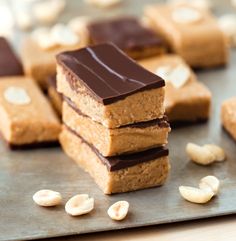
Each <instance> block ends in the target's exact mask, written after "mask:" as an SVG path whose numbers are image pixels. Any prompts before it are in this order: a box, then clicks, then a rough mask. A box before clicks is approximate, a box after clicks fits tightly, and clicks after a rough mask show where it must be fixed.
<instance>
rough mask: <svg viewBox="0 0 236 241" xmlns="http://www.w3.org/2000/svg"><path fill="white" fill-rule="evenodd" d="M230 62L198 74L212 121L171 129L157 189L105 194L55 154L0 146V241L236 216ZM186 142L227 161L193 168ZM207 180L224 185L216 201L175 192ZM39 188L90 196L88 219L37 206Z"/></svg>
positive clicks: (235, 58)
mask: <svg viewBox="0 0 236 241" xmlns="http://www.w3.org/2000/svg"><path fill="white" fill-rule="evenodd" d="M127 2H128V1H127ZM129 2H130V1H129ZM133 2H135V3H136V2H137V1H133ZM141 2H142V3H144V1H140V3H141ZM139 8H140V9H141V6H139ZM235 64H236V52H235V53H233V54H232V56H231V63H230V65H229V66H228V67H227V68H222V69H215V70H209V71H201V72H197V74H198V76H199V78H200V80H201V81H203V82H204V83H205V84H206V85H207V86H208V87H209V88H210V90H211V91H212V94H213V107H212V118H211V119H210V121H209V122H208V123H204V124H198V125H192V126H185V127H182V128H177V129H174V130H172V132H171V135H170V138H169V142H170V144H169V149H170V159H171V165H172V169H171V173H170V177H169V179H168V181H167V183H166V184H165V185H164V186H163V187H160V188H151V189H147V190H143V191H137V192H132V193H125V194H118V195H114V196H105V195H104V194H103V193H102V192H101V191H100V190H99V188H98V187H97V186H96V185H95V184H94V182H93V180H92V179H91V178H90V177H89V175H88V174H86V173H84V172H83V171H82V170H80V169H79V168H78V167H77V166H76V165H75V164H74V163H73V161H71V160H70V159H69V158H68V157H67V156H65V155H64V154H63V153H62V151H61V150H60V149H59V148H52V149H38V150H30V151H9V150H8V149H7V148H6V147H5V144H4V143H3V142H1V143H0V240H26V239H36V238H47V237H57V236H64V235H72V234H80V233H91V232H98V231H104V230H116V229H123V228H129V227H139V226H147V225H154V224H161V223H171V222H178V221H185V220H194V219H200V218H207V217H214V216H221V215H227V214H233V213H236V145H235V142H234V141H233V140H232V139H231V138H230V137H229V136H228V135H227V134H226V133H225V132H224V131H223V130H222V129H221V125H220V118H219V113H220V104H221V102H222V101H223V100H224V99H226V98H228V97H231V96H233V95H235V94H236V82H235V81H236V80H235V76H236V70H235ZM190 141H192V142H196V143H199V144H204V143H211V142H213V143H217V144H219V145H220V146H222V147H223V148H224V149H225V150H226V152H227V155H228V160H227V161H226V162H224V163H216V164H214V165H212V166H208V167H203V166H198V165H196V164H194V163H192V162H190V161H189V160H188V158H187V157H186V154H185V145H186V143H187V142H190ZM206 175H215V176H217V177H218V178H219V179H220V180H221V181H222V187H221V192H220V194H219V196H218V197H216V198H214V199H213V200H212V201H210V202H209V203H208V204H206V205H197V204H191V203H188V202H186V201H184V200H183V199H182V198H181V197H180V195H179V193H178V186H179V185H193V186H194V185H197V184H198V181H199V179H200V178H202V177H203V176H206ZM43 188H47V189H53V190H57V191H59V192H61V193H62V195H63V204H65V202H66V201H67V200H68V199H69V198H70V197H71V196H73V195H75V194H77V193H89V194H90V195H91V196H93V197H94V198H95V209H94V211H92V212H91V213H90V214H88V215H85V216H82V217H77V218H73V217H70V216H68V215H67V214H66V213H65V211H64V206H63V205H61V206H59V207H56V208H42V207H39V206H37V205H36V204H34V202H33V200H32V195H33V194H34V193H35V192H36V191H37V190H39V189H43ZM123 199H125V200H127V201H129V202H130V213H129V215H128V217H127V219H125V220H124V221H123V222H114V221H112V220H111V219H110V218H109V217H108V216H107V213H106V210H107V208H108V207H109V205H110V204H112V203H113V202H115V201H117V200H123Z"/></svg>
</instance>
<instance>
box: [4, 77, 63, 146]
mask: <svg viewBox="0 0 236 241" xmlns="http://www.w3.org/2000/svg"><path fill="white" fill-rule="evenodd" d="M0 116H1V118H0V131H1V134H2V136H3V137H4V139H5V140H6V142H7V143H8V144H9V145H10V146H11V147H15V148H17V147H19V148H21V147H24V146H31V145H32V146H33V145H37V144H38V145H41V144H45V143H48V144H52V143H55V142H56V141H57V140H58V135H59V132H60V129H61V128H60V123H59V120H58V118H57V117H56V115H55V113H54V111H53V109H52V108H51V106H50V104H49V103H48V101H47V99H46V98H45V96H44V95H43V94H42V92H41V91H40V89H39V88H38V87H37V85H36V84H35V82H34V81H33V80H32V79H30V78H27V77H5V78H2V79H1V81H0Z"/></svg>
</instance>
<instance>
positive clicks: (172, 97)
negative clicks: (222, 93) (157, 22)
mask: <svg viewBox="0 0 236 241" xmlns="http://www.w3.org/2000/svg"><path fill="white" fill-rule="evenodd" d="M139 64H141V65H142V66H143V67H144V68H147V69H148V70H149V71H152V72H153V73H157V72H158V69H159V68H166V67H167V68H170V69H172V70H173V69H174V68H176V67H178V66H183V67H184V68H186V70H187V71H188V73H189V77H188V79H187V81H186V83H185V84H184V85H183V86H181V87H179V88H176V87H175V86H174V85H173V84H172V83H171V82H169V81H168V80H166V86H165V102H164V103H165V109H166V115H167V116H168V119H169V121H171V122H175V121H198V120H206V119H208V118H209V115H210V106H211V93H210V91H209V90H208V88H207V87H206V86H205V85H204V84H202V83H200V82H199V81H198V80H197V77H196V75H195V74H194V73H193V71H192V70H191V69H190V68H189V67H188V65H187V64H186V63H185V61H184V60H183V59H182V58H181V57H179V56H177V55H174V54H169V55H163V56H160V57H153V58H149V59H145V60H142V61H140V62H139ZM176 78H177V77H176Z"/></svg>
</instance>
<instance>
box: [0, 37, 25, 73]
mask: <svg viewBox="0 0 236 241" xmlns="http://www.w3.org/2000/svg"><path fill="white" fill-rule="evenodd" d="M23 74H24V72H23V67H22V64H21V62H20V60H19V59H18V57H17V56H16V55H15V53H14V51H13V50H12V48H11V46H10V45H9V43H8V42H7V40H6V39H5V38H2V37H0V76H14V75H23Z"/></svg>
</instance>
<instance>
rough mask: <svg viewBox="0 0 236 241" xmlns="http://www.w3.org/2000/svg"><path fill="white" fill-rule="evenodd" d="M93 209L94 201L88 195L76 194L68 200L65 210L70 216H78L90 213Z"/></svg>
mask: <svg viewBox="0 0 236 241" xmlns="http://www.w3.org/2000/svg"><path fill="white" fill-rule="evenodd" d="M93 209H94V199H93V198H90V197H89V195H88V194H78V195H75V196H74V197H72V198H71V199H69V200H68V201H67V203H66V205H65V210H66V212H67V213H68V214H70V215H71V216H79V215H83V214H86V213H89V212H91V211H92V210H93Z"/></svg>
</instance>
